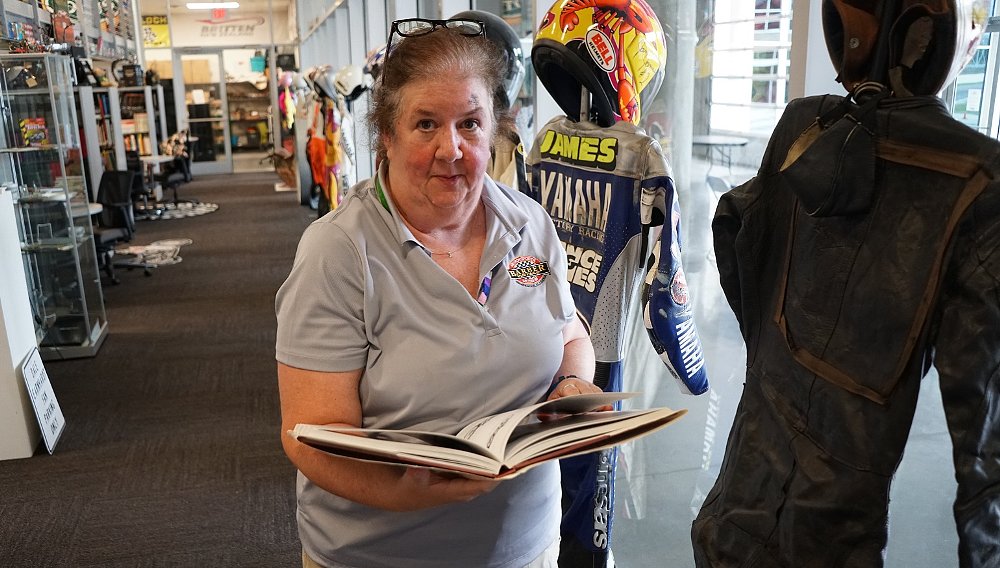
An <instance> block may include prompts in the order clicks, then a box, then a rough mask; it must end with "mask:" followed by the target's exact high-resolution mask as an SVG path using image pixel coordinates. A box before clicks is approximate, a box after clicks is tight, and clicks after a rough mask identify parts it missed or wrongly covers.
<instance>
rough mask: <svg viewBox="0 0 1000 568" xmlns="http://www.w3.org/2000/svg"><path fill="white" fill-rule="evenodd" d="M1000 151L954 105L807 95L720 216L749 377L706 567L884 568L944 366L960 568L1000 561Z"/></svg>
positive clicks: (716, 491)
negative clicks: (893, 521) (927, 381)
mask: <svg viewBox="0 0 1000 568" xmlns="http://www.w3.org/2000/svg"><path fill="white" fill-rule="evenodd" d="M845 113H846V114H845ZM837 118H839V120H837ZM998 152H1000V145H998V143H997V142H996V141H994V140H992V139H989V138H987V137H985V136H982V135H980V134H978V133H977V132H975V131H974V130H972V129H970V128H967V127H966V126H964V125H962V124H960V123H959V122H958V121H956V120H954V119H953V118H952V117H951V116H950V115H949V114H948V112H947V111H946V110H945V108H944V105H943V104H942V103H941V101H940V100H939V99H937V98H935V97H907V98H901V99H896V98H886V99H882V100H881V101H878V100H877V99H875V102H874V103H871V102H870V103H868V104H866V105H865V106H862V107H858V106H857V105H854V104H853V103H848V102H847V101H845V100H844V99H842V98H841V97H837V96H833V95H829V96H825V97H810V98H805V99H799V100H796V101H793V102H792V103H790V104H789V105H788V108H787V109H786V111H785V113H784V115H783V116H782V118H781V120H780V121H779V123H778V125H777V126H776V128H775V130H774V134H773V135H772V137H771V140H770V143H769V146H768V149H767V152H766V154H765V156H764V160H763V163H762V165H761V168H760V171H759V173H758V175H757V176H756V177H755V178H753V179H752V180H750V181H749V182H747V183H746V184H744V185H742V186H740V187H738V188H736V189H734V190H732V191H730V192H728V193H726V194H725V195H724V196H723V197H722V199H721V201H720V203H719V207H718V209H717V212H716V216H715V219H714V222H713V225H712V227H713V231H714V235H715V249H716V257H717V260H718V266H719V272H720V277H721V281H722V287H723V289H724V291H725V294H726V297H727V299H728V300H729V303H730V305H731V307H732V309H733V311H734V312H735V314H736V317H737V319H738V320H739V324H740V329H741V330H742V334H743V337H744V340H745V342H746V347H747V374H746V386H745V390H744V393H743V397H742V400H741V402H740V405H739V409H738V410H737V413H736V418H735V422H734V424H733V427H732V431H731V432H730V435H729V442H728V446H727V448H726V455H725V458H724V460H723V463H722V467H721V472H720V474H719V477H718V479H717V481H716V484H715V487H714V488H713V489H712V491H711V492H710V493H709V494H708V496H707V498H706V500H705V503H704V505H703V506H702V509H701V512H700V514H699V515H698V518H697V519H696V520H695V522H694V524H693V528H692V538H693V543H694V549H695V559H696V562H697V564H698V566H711V567H713V568H718V567H728V566H755V567H758V566H838V567H839V566H863V567H876V566H881V565H882V563H883V558H884V549H885V546H886V542H887V532H888V500H889V489H890V483H891V481H892V478H893V475H894V473H895V471H896V468H897V467H898V465H899V463H900V459H901V456H902V452H903V448H904V446H905V444H906V440H907V437H908V434H909V430H910V426H911V423H912V420H913V415H914V410H915V407H916V403H917V396H918V393H919V387H920V380H921V378H922V377H923V376H924V375H925V374H926V373H927V372H928V370H929V367H930V366H931V365H932V364H933V365H934V367H936V369H937V372H938V375H939V378H940V385H941V395H942V399H943V403H944V411H945V415H946V419H947V424H948V429H949V431H950V434H951V441H952V444H953V447H954V451H953V458H954V465H955V476H956V479H957V481H958V494H957V496H956V499H955V503H954V515H955V521H956V524H957V527H958V534H959V550H958V555H959V560H960V565H961V566H962V567H968V568H973V567H976V568H980V567H986V566H993V567H995V566H997V559H998V558H1000V539H998V538H997V535H1000V371H998V369H1000V184H998V183H997V182H996V180H997V178H998V176H1000V160H998Z"/></svg>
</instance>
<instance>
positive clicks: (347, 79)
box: [333, 65, 372, 102]
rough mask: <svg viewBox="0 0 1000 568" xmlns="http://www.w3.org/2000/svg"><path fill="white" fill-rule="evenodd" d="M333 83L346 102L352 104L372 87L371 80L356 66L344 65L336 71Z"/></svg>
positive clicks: (369, 76)
mask: <svg viewBox="0 0 1000 568" xmlns="http://www.w3.org/2000/svg"><path fill="white" fill-rule="evenodd" d="M333 83H334V85H335V86H336V88H337V92H338V93H340V94H341V96H343V97H344V99H345V100H346V101H347V102H353V101H354V100H355V99H357V98H358V97H360V96H361V95H362V94H363V93H364V92H365V91H367V90H368V87H371V86H372V78H371V75H368V74H367V73H365V72H364V71H363V70H362V69H361V67H359V66H357V65H345V66H343V67H341V68H340V71H337V76H336V77H335V78H334V82H333Z"/></svg>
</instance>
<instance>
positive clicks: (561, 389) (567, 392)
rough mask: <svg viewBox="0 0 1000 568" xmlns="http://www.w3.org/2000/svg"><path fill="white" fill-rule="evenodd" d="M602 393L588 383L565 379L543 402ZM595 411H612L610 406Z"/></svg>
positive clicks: (612, 408)
mask: <svg viewBox="0 0 1000 568" xmlns="http://www.w3.org/2000/svg"><path fill="white" fill-rule="evenodd" d="M597 392H603V391H602V390H601V389H600V388H599V387H598V386H597V385H595V384H594V383H591V382H589V381H585V380H583V379H578V378H567V379H563V380H561V381H559V384H558V385H556V388H555V389H553V390H552V392H551V393H550V394H549V397H548V398H547V399H545V400H555V399H557V398H563V397H564V396H576V395H578V394H590V393H597ZM595 410H614V407H612V406H611V405H607V406H602V407H600V408H596V409H595Z"/></svg>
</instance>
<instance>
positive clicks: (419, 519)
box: [276, 180, 575, 568]
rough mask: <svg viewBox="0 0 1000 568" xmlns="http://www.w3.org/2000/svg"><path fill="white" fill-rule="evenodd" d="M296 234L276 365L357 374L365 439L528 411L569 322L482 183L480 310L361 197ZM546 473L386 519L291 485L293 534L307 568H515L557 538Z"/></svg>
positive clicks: (557, 277) (527, 222)
mask: <svg viewBox="0 0 1000 568" xmlns="http://www.w3.org/2000/svg"><path fill="white" fill-rule="evenodd" d="M349 195H350V196H349V197H348V198H347V199H346V201H345V202H344V203H342V204H341V205H340V207H338V209H337V210H336V211H334V212H333V213H331V214H329V215H326V216H324V217H323V218H321V219H319V220H317V221H315V222H314V223H312V224H311V225H310V226H309V227H308V228H307V229H306V231H305V233H304V234H303V237H302V240H301V242H300V243H299V249H298V252H297V254H296V258H295V263H294V265H293V267H292V271H291V274H290V275H289V277H288V280H286V282H285V283H284V285H282V287H281V289H280V290H279V292H278V296H277V301H276V306H277V314H278V337H277V359H278V361H280V362H282V363H285V364H287V365H290V366H293V367H298V368H304V369H310V370H317V371H348V370H352V369H359V368H361V369H364V375H363V376H362V379H361V384H360V388H359V395H360V398H361V405H362V415H363V423H364V426H366V427H377V428H410V429H420V430H436V431H445V432H456V431H458V430H459V429H460V428H461V426H462V425H464V424H466V423H467V422H469V421H471V420H472V419H474V418H478V417H480V416H483V415H486V414H492V413H496V412H501V411H505V410H509V409H512V408H515V407H518V406H523V405H526V404H530V403H532V402H535V401H537V400H538V399H539V398H540V397H541V396H542V394H543V393H544V392H545V390H546V388H547V387H548V385H549V383H550V381H551V379H552V376H553V375H554V374H555V372H556V370H557V369H558V367H559V364H560V362H561V359H562V329H563V327H564V326H565V325H566V323H567V322H568V321H569V320H570V319H571V318H572V317H574V314H575V308H574V306H573V300H572V297H571V295H570V291H569V286H568V284H567V280H566V257H565V252H564V250H563V248H562V245H561V244H560V242H559V239H558V237H557V236H556V232H555V229H554V228H553V225H552V222H551V220H550V218H549V216H548V214H547V213H546V212H545V211H544V209H542V208H541V207H540V206H539V205H538V204H537V203H535V202H534V201H532V200H530V199H528V198H527V197H525V196H522V195H521V194H519V193H517V192H515V191H513V190H511V189H509V188H506V187H502V186H498V185H496V184H494V183H493V182H492V181H491V180H487V182H486V186H485V191H484V193H483V201H484V203H485V204H486V227H487V228H486V231H487V239H486V245H485V247H484V250H483V256H482V262H481V264H480V276H482V277H485V276H487V275H492V283H491V291H490V295H489V297H488V299H487V301H486V303H485V305H481V304H480V303H479V302H478V301H477V300H476V298H473V297H472V296H471V295H470V294H469V293H468V291H466V290H465V288H464V287H463V286H462V285H461V284H460V283H459V282H458V281H457V280H455V279H454V278H453V277H452V276H451V275H449V274H448V273H447V272H445V271H444V270H443V269H442V268H441V267H440V266H438V265H437V264H436V263H435V262H434V261H433V260H431V257H430V255H429V254H428V252H427V251H426V249H424V248H423V247H422V246H421V245H420V244H419V242H418V241H417V240H416V239H415V238H414V236H413V234H412V233H411V232H410V231H409V229H408V228H407V227H406V226H405V225H404V224H403V223H402V222H401V221H400V220H399V216H398V214H397V212H396V210H395V207H394V205H393V204H392V199H391V195H389V196H387V197H388V199H387V201H388V203H387V205H388V208H387V207H385V206H383V204H382V203H381V202H380V201H379V199H378V196H377V194H376V192H375V189H374V185H373V184H372V183H371V182H370V181H366V182H362V183H361V184H359V185H357V186H355V187H354V188H352V189H351V191H350V194H349ZM558 475H559V472H558V466H557V465H556V464H555V463H552V464H546V465H543V466H540V467H538V468H535V469H534V470H531V471H529V472H527V473H525V474H524V475H521V476H519V477H517V478H515V479H512V480H509V481H505V482H503V483H501V484H500V486H499V487H497V489H495V490H494V491H491V492H490V493H487V494H486V495H483V496H481V497H478V498H476V499H474V500H472V501H470V502H468V503H461V504H454V505H445V506H441V507H436V508H433V509H429V510H425V511H417V512H411V513H394V512H387V511H381V510H378V509H372V508H369V507H365V506H363V505H359V504H356V503H353V502H351V501H348V500H345V499H342V498H340V497H337V496H335V495H332V494H330V493H327V492H326V491H323V490H322V489H319V488H318V487H315V486H314V485H313V484H312V483H311V482H310V481H309V480H308V479H306V478H305V477H304V476H302V475H301V474H299V482H298V498H299V510H298V517H299V532H300V537H301V539H302V543H303V546H304V547H305V549H306V551H307V552H308V553H309V554H310V556H312V557H313V558H314V559H316V560H317V561H319V562H321V563H323V562H331V563H339V564H342V565H348V566H357V567H362V566H364V567H378V566H386V567H389V566H410V567H415V568H416V567H423V566H426V567H440V566H498V567H499V566H503V567H507V566H510V567H520V566H523V565H524V564H526V563H527V562H529V561H530V560H532V559H533V558H535V557H536V556H538V555H539V554H541V552H542V551H543V550H544V549H545V548H546V547H547V546H548V545H549V544H551V543H552V541H553V540H554V539H555V538H556V536H557V534H558V524H559V516H560V510H559V479H558Z"/></svg>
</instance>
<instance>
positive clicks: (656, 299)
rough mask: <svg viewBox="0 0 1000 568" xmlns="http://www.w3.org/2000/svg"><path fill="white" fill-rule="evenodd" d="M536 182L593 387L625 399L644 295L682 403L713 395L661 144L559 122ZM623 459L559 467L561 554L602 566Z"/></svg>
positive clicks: (549, 134) (534, 190) (593, 458)
mask: <svg viewBox="0 0 1000 568" xmlns="http://www.w3.org/2000/svg"><path fill="white" fill-rule="evenodd" d="M528 173H529V178H530V188H529V190H528V194H529V195H530V196H531V197H532V198H533V199H535V200H536V201H538V202H539V203H541V204H542V205H543V206H544V207H545V209H546V210H547V211H548V212H549V215H550V216H551V217H552V221H553V222H554V223H555V226H556V231H557V233H558V234H559V238H560V240H561V241H562V244H563V246H564V247H565V248H566V255H567V258H568V271H567V277H568V278H569V281H570V289H571V291H572V294H573V299H574V301H575V302H576V308H577V311H578V313H579V315H580V316H581V317H582V318H583V320H584V321H585V323H586V324H587V325H588V327H589V328H590V334H591V341H592V342H593V344H594V350H595V353H596V355H597V361H598V364H597V374H596V377H595V383H596V384H598V385H599V386H600V387H601V388H603V389H604V390H605V391H620V390H622V360H623V359H624V357H625V354H624V344H625V338H626V337H627V330H628V329H629V325H631V324H632V322H629V321H626V320H627V319H628V318H627V314H628V306H629V305H630V303H631V302H632V301H633V300H634V299H635V296H636V294H641V298H640V299H641V301H642V305H643V308H644V310H643V311H644V318H643V319H644V320H645V324H646V329H647V331H648V332H649V336H650V339H651V341H652V343H653V346H654V347H655V348H656V351H657V352H658V353H659V354H660V357H661V359H662V360H663V362H664V363H665V365H666V366H667V368H668V369H669V371H670V374H671V375H672V376H674V377H675V378H676V379H677V381H678V383H679V385H680V389H681V391H682V392H685V393H692V394H702V393H704V392H706V391H707V390H708V377H707V374H706V370H705V366H704V358H703V353H702V347H701V340H700V338H699V336H698V331H697V328H696V326H695V324H694V318H693V310H692V307H691V306H692V304H691V303H690V302H689V301H688V292H687V286H686V283H685V280H684V271H683V268H682V265H681V256H680V250H681V249H680V238H679V237H680V214H679V211H680V209H679V206H678V204H677V199H676V192H675V189H674V184H673V179H672V177H671V175H670V167H669V165H668V164H667V161H666V159H665V157H664V155H663V151H662V149H661V148H660V145H659V143H658V142H656V140H654V139H653V138H650V137H649V136H647V135H646V134H645V133H643V131H642V130H641V129H639V128H637V127H636V126H634V125H632V124H631V123H627V122H618V123H616V124H615V125H614V126H611V127H609V128H602V127H599V126H597V125H595V124H592V123H588V122H573V121H571V120H570V119H568V118H566V117H564V116H561V117H556V118H554V119H552V120H551V121H549V122H548V123H547V124H546V125H545V126H544V127H542V129H541V131H540V133H539V135H538V137H537V138H536V139H535V143H534V145H533V146H532V149H531V152H530V154H529V156H528ZM665 222H669V225H667V230H663V229H664V225H665ZM616 457H617V456H616V452H615V451H613V450H609V451H606V452H601V453H598V454H591V455H587V456H580V457H577V458H570V459H567V460H562V462H561V465H562V473H563V491H564V507H563V521H562V534H563V545H564V546H563V549H564V553H565V551H566V550H567V549H573V548H576V549H583V550H584V551H585V552H586V551H589V552H590V553H592V554H593V555H595V556H605V555H606V553H607V550H608V548H609V544H610V541H611V528H612V521H613V513H614V473H615V465H616ZM567 503H568V504H567ZM567 541H568V542H567ZM605 557H606V556H605ZM595 565H603V562H602V561H600V560H599V559H598V564H595Z"/></svg>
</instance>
